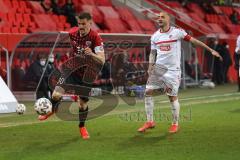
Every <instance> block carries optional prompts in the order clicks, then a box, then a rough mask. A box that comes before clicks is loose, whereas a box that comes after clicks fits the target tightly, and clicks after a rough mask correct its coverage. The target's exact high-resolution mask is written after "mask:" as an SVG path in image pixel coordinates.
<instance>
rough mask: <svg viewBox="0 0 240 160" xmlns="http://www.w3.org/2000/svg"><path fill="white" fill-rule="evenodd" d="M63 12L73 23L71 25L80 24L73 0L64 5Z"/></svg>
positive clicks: (68, 0) (69, 21)
mask: <svg viewBox="0 0 240 160" xmlns="http://www.w3.org/2000/svg"><path fill="white" fill-rule="evenodd" d="M62 11H63V14H64V15H65V16H66V17H67V22H68V23H70V24H71V27H74V26H78V23H77V20H76V17H75V15H76V12H75V8H74V4H73V2H72V0H67V2H66V3H65V4H64V6H63V7H62Z"/></svg>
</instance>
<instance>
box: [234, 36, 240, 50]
mask: <svg viewBox="0 0 240 160" xmlns="http://www.w3.org/2000/svg"><path fill="white" fill-rule="evenodd" d="M239 50H240V35H239V36H238V38H237V44H236V49H235V52H236V53H237V52H238V51H239Z"/></svg>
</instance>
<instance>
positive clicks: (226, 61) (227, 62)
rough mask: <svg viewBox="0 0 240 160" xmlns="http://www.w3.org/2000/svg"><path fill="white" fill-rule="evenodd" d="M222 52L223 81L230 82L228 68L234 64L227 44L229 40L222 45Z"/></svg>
mask: <svg viewBox="0 0 240 160" xmlns="http://www.w3.org/2000/svg"><path fill="white" fill-rule="evenodd" d="M222 47H223V48H222V53H221V56H222V57H223V82H224V83H227V82H228V77H227V74H228V69H229V67H230V66H231V65H232V59H231V56H230V52H229V45H228V44H227V42H224V43H223V45H222Z"/></svg>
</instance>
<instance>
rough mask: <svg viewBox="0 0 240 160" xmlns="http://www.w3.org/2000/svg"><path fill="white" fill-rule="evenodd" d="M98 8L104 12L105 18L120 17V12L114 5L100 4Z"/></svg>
mask: <svg viewBox="0 0 240 160" xmlns="http://www.w3.org/2000/svg"><path fill="white" fill-rule="evenodd" d="M98 8H99V10H100V11H101V12H102V13H103V16H104V18H116V19H118V18H120V17H119V14H118V12H116V11H115V10H114V9H113V8H112V7H105V6H99V7H98Z"/></svg>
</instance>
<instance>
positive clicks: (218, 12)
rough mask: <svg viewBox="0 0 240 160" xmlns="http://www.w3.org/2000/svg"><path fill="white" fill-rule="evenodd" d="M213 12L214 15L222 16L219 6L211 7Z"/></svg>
mask: <svg viewBox="0 0 240 160" xmlns="http://www.w3.org/2000/svg"><path fill="white" fill-rule="evenodd" d="M213 10H214V12H215V13H216V14H223V11H222V10H221V8H220V7H219V6H213Z"/></svg>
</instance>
